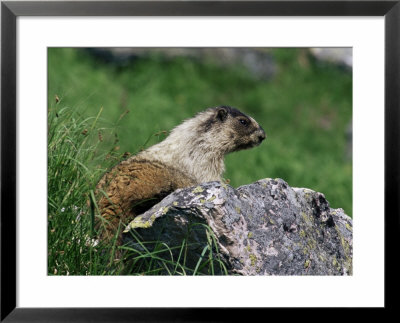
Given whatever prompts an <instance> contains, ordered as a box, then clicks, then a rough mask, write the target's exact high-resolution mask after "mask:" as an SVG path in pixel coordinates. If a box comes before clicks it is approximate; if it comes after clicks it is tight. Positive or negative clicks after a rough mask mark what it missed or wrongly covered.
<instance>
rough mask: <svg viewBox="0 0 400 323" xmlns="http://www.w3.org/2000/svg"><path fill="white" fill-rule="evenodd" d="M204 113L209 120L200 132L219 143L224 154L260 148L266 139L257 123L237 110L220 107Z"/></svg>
mask: <svg viewBox="0 0 400 323" xmlns="http://www.w3.org/2000/svg"><path fill="white" fill-rule="evenodd" d="M203 113H204V114H206V115H207V118H206V120H205V121H204V122H203V123H201V124H200V125H199V129H198V131H199V132H200V133H201V132H203V133H204V135H205V136H207V137H209V138H210V139H212V140H214V141H218V142H219V144H218V146H219V149H221V152H223V153H224V154H227V153H230V152H234V151H238V150H243V149H249V148H252V147H255V146H258V145H259V144H261V142H262V141H263V140H264V139H265V138H266V135H265V132H264V129H263V128H262V127H261V126H260V125H259V124H258V123H257V121H255V120H254V119H253V118H251V117H249V116H247V115H245V114H244V113H242V112H240V111H239V110H237V109H235V108H232V107H229V106H219V107H216V108H210V109H208V110H206V111H205V112H203ZM200 115H201V114H200Z"/></svg>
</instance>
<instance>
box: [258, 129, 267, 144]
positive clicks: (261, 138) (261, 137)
mask: <svg viewBox="0 0 400 323" xmlns="http://www.w3.org/2000/svg"><path fill="white" fill-rule="evenodd" d="M265 138H266V135H265V132H264V129H263V128H261V131H260V134H259V135H258V140H259V141H260V142H261V141H263V140H264V139H265Z"/></svg>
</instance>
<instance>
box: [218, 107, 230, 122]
mask: <svg viewBox="0 0 400 323" xmlns="http://www.w3.org/2000/svg"><path fill="white" fill-rule="evenodd" d="M227 116H228V111H227V110H226V109H225V108H224V107H221V108H218V109H217V118H218V119H219V120H221V121H224V120H225V119H226V117H227Z"/></svg>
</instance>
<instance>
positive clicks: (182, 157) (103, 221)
mask: <svg viewBox="0 0 400 323" xmlns="http://www.w3.org/2000/svg"><path fill="white" fill-rule="evenodd" d="M264 139H265V132H264V130H263V129H262V127H261V126H260V125H259V124H258V123H257V122H256V121H255V120H254V119H253V118H251V117H249V116H247V115H245V114H243V113H242V112H240V111H239V110H237V109H234V108H231V107H227V106H221V107H217V108H210V109H207V110H205V111H203V112H200V113H198V114H197V115H196V116H194V117H193V118H191V119H188V120H186V121H184V122H183V123H181V124H180V125H179V126H177V127H175V128H174V129H173V130H172V131H171V133H170V134H169V136H168V137H167V138H165V139H164V140H163V141H162V142H160V143H158V144H156V145H154V146H151V147H150V148H148V149H146V150H144V151H142V152H140V153H139V154H137V155H135V156H132V157H131V158H129V159H127V160H125V161H123V162H121V163H120V164H118V165H116V166H115V167H113V168H112V169H111V170H110V171H109V172H108V173H106V174H105V175H104V176H103V178H102V179H101V180H100V181H99V183H98V184H97V186H96V195H97V197H98V206H99V210H100V217H98V218H97V219H96V230H97V232H98V234H99V238H100V239H101V240H104V241H105V242H108V241H110V240H111V239H112V238H113V237H114V236H115V234H116V232H117V230H118V228H119V226H120V224H122V225H126V224H127V223H129V222H130V221H131V220H133V218H134V217H135V216H136V215H139V214H141V213H143V212H145V211H146V210H148V209H149V208H151V207H152V206H153V205H155V204H156V203H158V202H159V201H160V200H162V199H163V198H164V197H165V196H167V195H168V194H170V193H172V192H173V191H175V190H176V189H178V188H184V187H189V186H194V185H198V184H201V183H204V182H209V181H222V178H221V176H222V174H223V172H224V170H225V166H224V156H225V155H226V154H228V153H230V152H234V151H238V150H243V149H249V148H252V147H255V146H258V145H259V144H260V143H261V142H262V141H263V140H264ZM121 229H122V230H121ZM122 231H123V228H120V232H122ZM118 243H119V244H121V243H122V234H120V236H119V239H118Z"/></svg>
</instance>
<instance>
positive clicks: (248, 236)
mask: <svg viewBox="0 0 400 323" xmlns="http://www.w3.org/2000/svg"><path fill="white" fill-rule="evenodd" d="M252 237H253V232H251V231H250V232H249V233H248V234H247V238H249V239H251V238H252Z"/></svg>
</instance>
